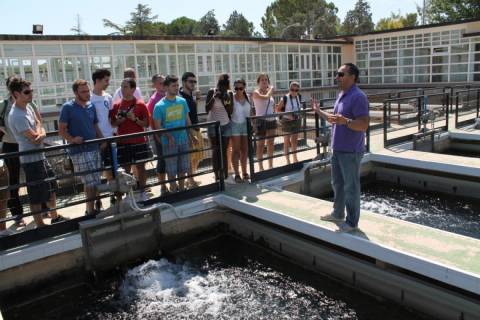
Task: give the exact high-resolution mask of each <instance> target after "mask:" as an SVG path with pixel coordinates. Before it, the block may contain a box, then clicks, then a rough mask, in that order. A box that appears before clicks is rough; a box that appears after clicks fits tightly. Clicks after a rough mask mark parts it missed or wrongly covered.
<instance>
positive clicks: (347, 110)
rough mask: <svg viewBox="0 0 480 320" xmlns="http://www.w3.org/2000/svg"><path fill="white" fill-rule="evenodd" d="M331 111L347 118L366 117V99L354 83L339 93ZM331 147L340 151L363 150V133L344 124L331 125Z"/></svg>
mask: <svg viewBox="0 0 480 320" xmlns="http://www.w3.org/2000/svg"><path fill="white" fill-rule="evenodd" d="M333 113H335V114H341V115H343V116H344V117H346V118H349V119H353V120H355V119H357V118H360V117H368V99H367V96H366V95H365V93H363V91H362V90H360V89H359V88H358V87H357V86H356V85H353V86H352V87H351V88H350V89H349V90H348V91H347V92H343V93H340V95H339V96H338V98H337V101H336V102H335V107H334V109H333ZM332 149H333V151H341V152H365V133H364V132H360V131H354V130H352V129H349V128H347V126H346V125H333V132H332Z"/></svg>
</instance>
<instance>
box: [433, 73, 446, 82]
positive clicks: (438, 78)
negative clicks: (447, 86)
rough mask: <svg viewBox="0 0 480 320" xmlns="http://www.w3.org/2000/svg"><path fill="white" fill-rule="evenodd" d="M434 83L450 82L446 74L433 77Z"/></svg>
mask: <svg viewBox="0 0 480 320" xmlns="http://www.w3.org/2000/svg"><path fill="white" fill-rule="evenodd" d="M432 82H448V75H446V74H436V75H432Z"/></svg>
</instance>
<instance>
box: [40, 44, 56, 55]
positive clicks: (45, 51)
mask: <svg viewBox="0 0 480 320" xmlns="http://www.w3.org/2000/svg"><path fill="white" fill-rule="evenodd" d="M61 54H62V52H61V50H60V46H59V45H54V44H37V45H35V55H36V56H60V55H61Z"/></svg>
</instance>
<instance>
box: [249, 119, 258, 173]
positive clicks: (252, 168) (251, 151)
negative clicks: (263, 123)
mask: <svg viewBox="0 0 480 320" xmlns="http://www.w3.org/2000/svg"><path fill="white" fill-rule="evenodd" d="M247 139H248V165H249V167H250V181H251V182H253V181H255V162H254V157H253V155H254V154H255V151H256V148H255V147H254V144H253V142H254V140H255V138H254V136H253V130H252V120H251V119H250V117H247Z"/></svg>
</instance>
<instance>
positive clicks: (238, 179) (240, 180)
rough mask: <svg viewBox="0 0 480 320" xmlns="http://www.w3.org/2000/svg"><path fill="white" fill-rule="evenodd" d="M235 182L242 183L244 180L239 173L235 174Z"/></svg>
mask: <svg viewBox="0 0 480 320" xmlns="http://www.w3.org/2000/svg"><path fill="white" fill-rule="evenodd" d="M235 182H236V183H242V182H243V180H242V178H240V176H239V175H238V174H236V175H235Z"/></svg>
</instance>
